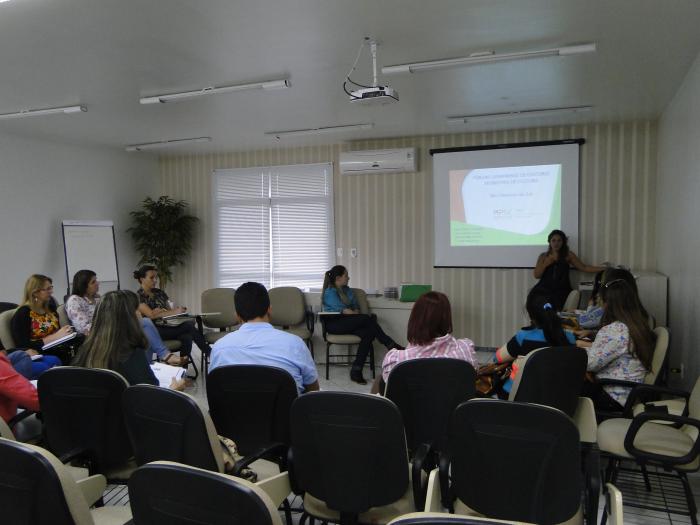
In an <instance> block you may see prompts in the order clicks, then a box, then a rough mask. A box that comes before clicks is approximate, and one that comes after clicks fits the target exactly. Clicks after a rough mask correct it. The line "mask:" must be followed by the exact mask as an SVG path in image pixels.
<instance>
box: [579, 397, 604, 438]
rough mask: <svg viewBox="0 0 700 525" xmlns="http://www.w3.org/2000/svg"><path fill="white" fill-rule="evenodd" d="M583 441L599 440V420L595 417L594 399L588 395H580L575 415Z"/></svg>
mask: <svg viewBox="0 0 700 525" xmlns="http://www.w3.org/2000/svg"><path fill="white" fill-rule="evenodd" d="M573 420H574V423H576V428H578V433H579V435H580V436H581V442H582V443H597V442H598V422H597V421H596V418H595V408H594V406H593V401H591V399H590V398H588V397H579V398H578V405H577V406H576V412H574V417H573Z"/></svg>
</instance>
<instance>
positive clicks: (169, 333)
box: [156, 321, 211, 355]
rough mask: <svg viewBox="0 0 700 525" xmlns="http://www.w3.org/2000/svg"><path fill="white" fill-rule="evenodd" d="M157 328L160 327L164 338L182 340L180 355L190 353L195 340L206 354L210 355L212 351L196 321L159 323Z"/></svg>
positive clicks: (160, 332) (159, 331) (159, 329)
mask: <svg viewBox="0 0 700 525" xmlns="http://www.w3.org/2000/svg"><path fill="white" fill-rule="evenodd" d="M156 328H157V329H158V333H159V334H160V337H161V338H162V339H163V340H167V339H170V340H173V339H176V340H178V341H180V345H181V346H180V355H190V353H191V352H192V341H193V340H194V342H195V343H197V346H198V347H199V349H200V350H201V351H202V352H204V353H205V354H206V355H209V353H210V352H211V348H210V347H209V344H208V343H207V341H206V339H204V336H203V335H202V334H201V333H200V332H199V330H197V328H196V327H195V325H194V322H191V321H186V322H184V323H181V324H179V325H175V326H171V325H163V324H157V325H156Z"/></svg>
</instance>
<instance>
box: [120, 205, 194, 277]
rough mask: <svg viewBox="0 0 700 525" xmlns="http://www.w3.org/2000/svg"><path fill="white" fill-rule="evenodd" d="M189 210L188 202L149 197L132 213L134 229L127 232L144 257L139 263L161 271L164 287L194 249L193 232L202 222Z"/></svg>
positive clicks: (159, 274)
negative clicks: (174, 269) (187, 212)
mask: <svg viewBox="0 0 700 525" xmlns="http://www.w3.org/2000/svg"><path fill="white" fill-rule="evenodd" d="M186 211H187V202H186V201H184V200H181V201H176V200H174V199H171V198H170V197H168V196H167V195H161V196H160V197H158V200H153V199H151V198H150V197H147V198H146V199H145V200H144V201H143V204H142V205H141V209H140V210H137V211H132V212H131V213H130V214H129V215H131V217H132V219H133V226H132V227H131V228H129V229H128V230H127V231H128V232H129V233H131V238H132V239H133V240H134V244H135V248H136V251H137V253H139V254H140V255H141V259H140V260H139V264H153V265H154V266H156V268H158V276H159V279H160V287H161V288H165V286H166V285H167V283H168V282H170V281H172V275H173V273H172V272H173V268H174V267H175V266H177V265H182V264H184V262H185V258H186V257H187V255H188V254H189V252H190V249H191V248H192V235H193V230H194V226H195V224H196V223H197V221H199V219H198V218H197V217H194V216H192V215H187V214H186Z"/></svg>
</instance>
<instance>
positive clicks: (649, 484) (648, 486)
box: [639, 463, 651, 492]
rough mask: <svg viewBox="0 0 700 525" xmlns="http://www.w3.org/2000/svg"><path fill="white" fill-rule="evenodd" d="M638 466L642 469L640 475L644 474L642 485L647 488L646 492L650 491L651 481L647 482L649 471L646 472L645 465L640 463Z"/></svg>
mask: <svg viewBox="0 0 700 525" xmlns="http://www.w3.org/2000/svg"><path fill="white" fill-rule="evenodd" d="M639 467H640V468H641V470H642V476H644V486H645V487H646V489H647V492H651V483H650V482H649V473H648V472H647V466H646V465H645V464H644V463H642V464H640V465H639Z"/></svg>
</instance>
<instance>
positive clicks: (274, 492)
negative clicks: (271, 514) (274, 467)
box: [256, 472, 292, 507]
mask: <svg viewBox="0 0 700 525" xmlns="http://www.w3.org/2000/svg"><path fill="white" fill-rule="evenodd" d="M256 485H257V486H258V487H259V488H260V489H262V490H263V491H264V492H265V493H266V494H267V495H268V496H269V497H270V499H271V500H272V503H274V504H275V506H276V507H279V506H280V504H281V503H282V502H283V501H284V500H285V498H286V497H287V496H289V494H290V493H291V492H292V486H291V485H290V483H289V474H288V473H287V472H280V473H279V474H277V475H275V476H271V477H269V478H267V479H264V480H262V481H258V482H257V483H256Z"/></svg>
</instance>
